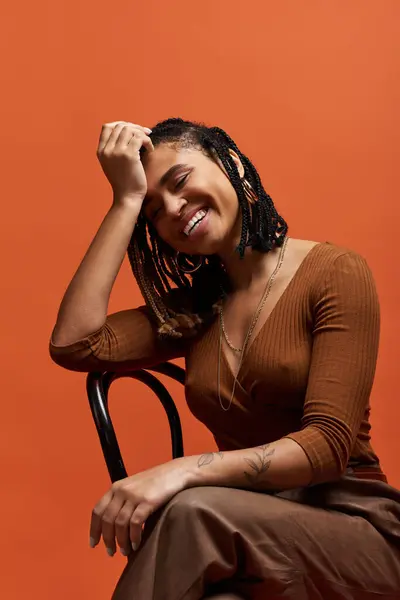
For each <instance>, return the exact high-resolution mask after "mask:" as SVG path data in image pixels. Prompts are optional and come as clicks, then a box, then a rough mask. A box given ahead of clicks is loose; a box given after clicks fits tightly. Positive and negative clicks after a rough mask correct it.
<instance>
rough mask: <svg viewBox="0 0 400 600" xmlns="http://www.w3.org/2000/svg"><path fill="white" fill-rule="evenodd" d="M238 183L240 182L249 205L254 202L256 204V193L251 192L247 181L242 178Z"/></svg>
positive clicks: (251, 189)
mask: <svg viewBox="0 0 400 600" xmlns="http://www.w3.org/2000/svg"><path fill="white" fill-rule="evenodd" d="M240 181H241V182H242V185H243V189H244V193H245V195H246V198H247V200H248V201H249V203H250V204H254V203H255V202H257V200H258V198H257V196H256V193H255V191H254V190H253V188H252V186H251V185H250V183H249V182H248V181H247V179H246V178H245V177H242V178H241V180H240Z"/></svg>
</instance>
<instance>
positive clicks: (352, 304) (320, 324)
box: [285, 252, 380, 484]
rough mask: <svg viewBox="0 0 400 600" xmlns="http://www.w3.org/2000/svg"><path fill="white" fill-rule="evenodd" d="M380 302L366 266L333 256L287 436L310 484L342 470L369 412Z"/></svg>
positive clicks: (317, 300)
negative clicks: (299, 407)
mask: <svg viewBox="0 0 400 600" xmlns="http://www.w3.org/2000/svg"><path fill="white" fill-rule="evenodd" d="M379 321H380V317H379V302H378V297H377V292H376V289H375V284H374V280H373V277H372V274H371V271H370V269H369V268H368V266H367V264H366V261H365V260H364V259H363V258H362V257H361V256H359V255H358V254H356V253H353V252H348V253H345V254H342V255H341V256H338V257H337V258H336V259H335V261H334V262H333V264H332V265H331V266H330V268H329V269H328V271H327V272H326V274H325V282H324V283H322V284H321V286H319V289H318V290H314V329H313V348H312V356H311V366H310V372H309V379H308V386H307V393H306V398H305V403H304V413H303V419H302V428H301V430H300V431H298V432H295V433H292V434H289V435H287V436H285V437H288V438H290V439H292V440H294V441H295V442H297V443H298V444H299V445H300V446H301V447H302V448H303V450H304V452H305V453H306V455H307V456H308V459H309V461H310V463H311V466H312V469H313V481H312V483H313V484H315V483H321V482H324V481H329V480H332V479H335V478H337V477H339V476H340V474H341V473H343V471H344V470H345V468H346V466H347V463H348V460H349V456H350V454H351V451H352V449H353V446H354V443H355V438H356V436H357V433H358V431H359V427H360V423H361V421H362V418H363V416H364V414H365V411H366V409H367V407H368V406H369V397H370V392H371V388H372V384H373V380H374V375H375V367H376V360H377V353H378V344H379Z"/></svg>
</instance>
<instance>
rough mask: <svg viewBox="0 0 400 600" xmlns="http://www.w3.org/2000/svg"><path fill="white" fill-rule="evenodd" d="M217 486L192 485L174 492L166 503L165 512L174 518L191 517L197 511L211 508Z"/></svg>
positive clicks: (216, 494) (216, 495)
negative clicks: (176, 492)
mask: <svg viewBox="0 0 400 600" xmlns="http://www.w3.org/2000/svg"><path fill="white" fill-rule="evenodd" d="M218 492H219V488H213V487H193V488H188V489H186V490H183V491H182V492H179V493H178V494H176V495H175V496H174V497H173V498H172V499H171V500H170V501H169V503H168V504H167V505H166V507H165V508H166V512H167V513H168V514H169V516H171V517H173V518H175V517H178V518H181V517H191V516H192V515H194V514H197V513H199V512H204V511H208V509H212V506H213V505H214V504H215V500H216V497H218V495H219V493H218Z"/></svg>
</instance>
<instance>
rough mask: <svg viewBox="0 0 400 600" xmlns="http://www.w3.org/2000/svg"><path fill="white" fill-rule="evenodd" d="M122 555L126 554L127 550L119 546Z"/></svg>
mask: <svg viewBox="0 0 400 600" xmlns="http://www.w3.org/2000/svg"><path fill="white" fill-rule="evenodd" d="M120 551H121V554H122V556H128V554H129V552H127V551H126V550H125V549H124V548H120Z"/></svg>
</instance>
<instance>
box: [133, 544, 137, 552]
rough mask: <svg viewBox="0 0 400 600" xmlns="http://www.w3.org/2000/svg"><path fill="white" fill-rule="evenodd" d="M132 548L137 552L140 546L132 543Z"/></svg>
mask: <svg viewBox="0 0 400 600" xmlns="http://www.w3.org/2000/svg"><path fill="white" fill-rule="evenodd" d="M132 548H133V550H134V551H135V552H136V550H137V549H138V545H137V544H135V542H132Z"/></svg>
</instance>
